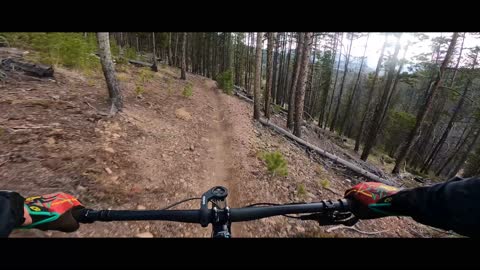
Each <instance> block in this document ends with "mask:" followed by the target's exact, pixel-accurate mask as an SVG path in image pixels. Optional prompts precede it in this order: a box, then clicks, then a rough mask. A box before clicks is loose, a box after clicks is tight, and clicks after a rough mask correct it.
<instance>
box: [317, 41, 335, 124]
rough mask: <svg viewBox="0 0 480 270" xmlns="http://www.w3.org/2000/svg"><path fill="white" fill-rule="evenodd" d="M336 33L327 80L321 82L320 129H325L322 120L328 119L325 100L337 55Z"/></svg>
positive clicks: (324, 122)
mask: <svg viewBox="0 0 480 270" xmlns="http://www.w3.org/2000/svg"><path fill="white" fill-rule="evenodd" d="M337 39H338V38H337V33H335V36H334V41H333V53H332V58H331V64H330V66H329V70H328V71H327V72H328V73H327V75H326V77H327V78H328V79H327V82H322V83H324V84H323V91H322V102H321V111H320V118H319V119H318V126H319V127H321V128H325V127H326V122H327V121H328V120H326V121H324V119H328V116H327V115H326V113H327V114H328V111H329V110H330V109H328V110H326V107H327V100H328V92H329V89H330V85H331V84H332V74H333V67H334V65H335V58H336V54H337V42H338V40H337Z"/></svg>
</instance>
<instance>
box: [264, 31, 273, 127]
mask: <svg viewBox="0 0 480 270" xmlns="http://www.w3.org/2000/svg"><path fill="white" fill-rule="evenodd" d="M274 35H275V33H272V32H268V33H267V39H268V45H267V85H266V86H265V108H264V110H265V118H267V119H270V96H271V95H272V83H273V79H274V78H273V47H274V46H275V45H274Z"/></svg>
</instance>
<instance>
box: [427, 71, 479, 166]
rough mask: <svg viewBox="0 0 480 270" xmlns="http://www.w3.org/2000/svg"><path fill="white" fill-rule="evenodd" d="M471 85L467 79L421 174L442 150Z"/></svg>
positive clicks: (469, 79)
mask: <svg viewBox="0 0 480 270" xmlns="http://www.w3.org/2000/svg"><path fill="white" fill-rule="evenodd" d="M474 65H475V64H474ZM474 68H475V66H473V67H472V71H473V70H474ZM471 83H472V80H471V78H468V80H467V83H466V85H465V88H464V90H463V93H462V96H461V98H460V100H459V101H458V103H457V106H455V108H454V109H453V114H452V116H451V117H450V121H448V124H447V127H446V128H445V130H444V131H443V133H442V137H440V140H439V141H438V142H437V144H436V145H435V147H434V148H433V151H432V152H431V153H430V155H429V156H428V158H427V160H426V162H425V164H424V166H423V167H422V171H423V172H426V171H428V170H429V169H430V166H431V165H432V163H433V161H434V159H435V157H436V156H437V154H438V153H439V152H440V150H441V149H442V146H443V144H444V143H445V141H446V139H447V137H448V134H449V133H450V130H451V129H452V128H453V124H454V123H455V121H456V119H457V115H458V113H459V112H460V110H461V108H462V107H463V104H464V103H465V99H466V97H467V93H468V88H469V87H470V85H471Z"/></svg>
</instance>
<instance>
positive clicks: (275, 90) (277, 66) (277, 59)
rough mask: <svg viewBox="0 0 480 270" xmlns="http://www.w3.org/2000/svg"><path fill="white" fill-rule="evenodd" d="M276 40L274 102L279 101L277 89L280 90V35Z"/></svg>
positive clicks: (276, 36)
mask: <svg viewBox="0 0 480 270" xmlns="http://www.w3.org/2000/svg"><path fill="white" fill-rule="evenodd" d="M274 39H275V53H274V58H273V81H272V102H273V103H276V101H277V91H278V90H277V89H278V73H279V53H278V50H279V48H280V34H279V33H277V34H276V35H275V37H274Z"/></svg>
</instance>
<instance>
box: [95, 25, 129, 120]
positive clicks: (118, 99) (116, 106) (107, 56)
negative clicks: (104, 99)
mask: <svg viewBox="0 0 480 270" xmlns="http://www.w3.org/2000/svg"><path fill="white" fill-rule="evenodd" d="M97 41H98V49H99V53H100V63H101V64H102V70H103V75H104V76H105V81H106V83H107V88H108V96H109V98H110V105H111V109H110V113H111V114H115V113H116V112H117V111H122V109H123V97H122V92H121V90H120V87H119V85H118V80H117V77H116V75H115V67H114V65H113V61H112V54H111V52H110V39H109V36H108V32H98V33H97Z"/></svg>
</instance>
